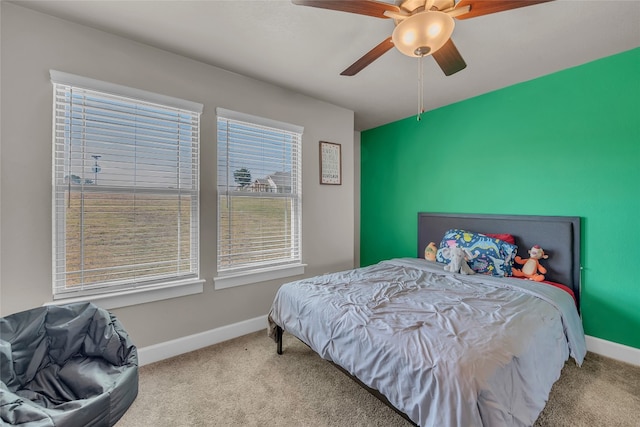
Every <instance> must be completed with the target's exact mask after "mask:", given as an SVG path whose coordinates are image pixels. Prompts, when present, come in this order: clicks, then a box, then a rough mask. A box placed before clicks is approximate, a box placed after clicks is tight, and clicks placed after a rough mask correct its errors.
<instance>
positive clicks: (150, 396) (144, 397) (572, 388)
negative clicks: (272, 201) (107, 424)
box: [117, 332, 640, 427]
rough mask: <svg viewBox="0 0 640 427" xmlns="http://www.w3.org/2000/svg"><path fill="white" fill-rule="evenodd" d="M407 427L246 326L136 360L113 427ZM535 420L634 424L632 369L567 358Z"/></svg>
mask: <svg viewBox="0 0 640 427" xmlns="http://www.w3.org/2000/svg"><path fill="white" fill-rule="evenodd" d="M409 425H411V424H409V423H408V422H407V421H405V420H404V419H403V418H402V417H401V416H400V415H398V414H396V413H395V412H394V411H393V410H391V409H390V408H389V407H387V406H385V405H384V404H383V403H381V402H380V401H379V400H378V399H376V398H375V397H373V396H372V395H371V394H369V393H368V392H367V391H365V390H364V389H362V388H361V387H360V386H359V385H357V384H356V383H355V382H354V381H352V380H351V379H350V378H348V377H347V376H346V375H345V374H343V373H342V372H340V371H339V370H338V369H336V368H335V367H334V366H333V365H331V364H329V363H328V362H326V361H324V360H322V359H321V358H320V357H319V356H317V355H316V354H315V353H314V352H312V351H311V350H310V349H309V348H308V347H306V346H305V345H304V344H302V343H301V342H300V341H298V340H297V339H295V338H294V337H292V336H291V335H289V334H286V333H285V334H284V354H283V355H281V356H278V355H277V354H276V348H275V343H274V342H273V341H272V340H271V339H270V338H268V337H267V336H266V332H256V333H253V334H249V335H246V336H243V337H240V338H236V339H234V340H230V341H227V342H224V343H221V344H217V345H214V346H211V347H207V348H204V349H201V350H198V351H194V352H191V353H187V354H184V355H181V356H177V357H174V358H171V359H168V360H164V361H161V362H158V363H154V364H151V365H147V366H143V367H142V368H141V369H140V391H139V395H138V398H137V399H136V401H135V402H134V404H133V406H132V407H131V408H130V409H129V411H128V412H127V413H126V414H125V415H124V417H123V418H122V419H121V420H120V421H119V422H118V424H117V427H141V426H142V427H145V426H153V427H163V426H167V427H169V426H170V427H180V426H312V427H315V426H317V427H325V426H327V427H329V426H384V427H394V426H409ZM535 426H536V427H543V426H548V427H556V426H557V427H563V426H567V427H581V426H585V427H587V426H589V427H591V426H597V427H600V426H606V427H613V426H620V427H627V426H628V427H639V426H640V367H636V366H632V365H629V364H625V363H622V362H618V361H615V360H611V359H608V358H605V357H602V356H598V355H596V354H593V353H588V355H587V358H586V360H585V362H584V364H583V366H582V367H581V368H578V367H577V366H576V365H575V363H574V362H573V361H572V360H570V361H569V362H567V364H566V365H565V367H564V369H563V372H562V376H561V378H560V380H558V382H556V384H555V385H554V387H553V389H552V391H551V395H550V398H549V402H548V403H547V406H546V407H545V409H544V411H543V412H542V414H541V415H540V418H539V419H538V421H537V422H536V424H535ZM438 427H441V426H438ZM442 427H446V426H442Z"/></svg>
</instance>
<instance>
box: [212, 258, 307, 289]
mask: <svg viewBox="0 0 640 427" xmlns="http://www.w3.org/2000/svg"><path fill="white" fill-rule="evenodd" d="M306 266H307V264H295V265H286V266H281V267H272V268H262V269H260V270H253V271H249V272H242V273H236V274H228V275H221V276H218V277H214V278H213V285H214V289H225V288H233V287H235V286H242V285H250V284H253V283H258V282H264V281H267V280H275V279H282V278H284V277H291V276H299V275H301V274H304V268H305V267H306Z"/></svg>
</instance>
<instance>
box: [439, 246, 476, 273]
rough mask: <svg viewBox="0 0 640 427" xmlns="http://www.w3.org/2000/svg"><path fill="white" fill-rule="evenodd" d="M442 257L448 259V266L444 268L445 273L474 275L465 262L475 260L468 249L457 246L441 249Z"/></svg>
mask: <svg viewBox="0 0 640 427" xmlns="http://www.w3.org/2000/svg"><path fill="white" fill-rule="evenodd" d="M441 251H442V256H443V257H445V258H446V259H448V260H449V261H450V262H449V264H447V265H445V266H444V269H445V270H446V271H451V272H452V273H458V272H460V274H476V272H475V271H473V270H472V269H471V267H469V264H467V261H469V260H471V259H473V258H475V257H474V256H473V255H472V254H471V252H469V250H468V249H465V248H461V247H458V246H453V247H448V248H443V249H441Z"/></svg>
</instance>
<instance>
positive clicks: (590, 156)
mask: <svg viewBox="0 0 640 427" xmlns="http://www.w3.org/2000/svg"><path fill="white" fill-rule="evenodd" d="M462 73H464V71H462ZM638 76H640V48H636V49H633V50H630V51H627V52H624V53H620V54H617V55H614V56H611V57H607V58H603V59H600V60H597V61H594V62H590V63H587V64H585V65H581V66H578V67H575V68H571V69H567V70H563V71H560V72H557V73H554V74H551V75H548V76H544V77H540V78H537V79H535V80H531V81H528V82H524V83H520V84H517V85H514V86H510V87H507V88H505V89H501V90H498V91H495V92H491V93H487V94H484V95H481V96H478V97H475V98H472V99H468V100H465V101H462V102H459V103H456V104H452V105H448V106H445V107H442V108H438V109H436V110H433V111H429V112H427V113H425V114H423V116H422V120H421V121H420V122H418V121H416V118H415V117H409V118H406V119H403V120H400V121H397V122H394V123H390V124H387V125H384V126H380V127H378V128H374V129H370V130H367V131H364V132H362V134H361V173H362V176H361V241H360V247H361V253H360V257H361V265H363V266H365V265H370V264H373V263H376V262H378V261H380V260H383V259H388V258H393V257H402V256H410V257H414V256H416V251H417V213H418V212H421V211H425V212H456V213H493V214H523V215H565V216H580V217H582V264H583V267H584V271H583V281H582V307H581V308H582V316H583V324H584V329H585V333H586V334H587V335H590V336H594V337H598V338H601V339H605V340H608V341H613V342H617V343H620V344H624V345H628V346H631V347H635V348H640V332H639V331H640V274H639V273H638V272H637V271H636V266H637V265H638V263H640V78H639V77H638ZM427 93H428V90H427Z"/></svg>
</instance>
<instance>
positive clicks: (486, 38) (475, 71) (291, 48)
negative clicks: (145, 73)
mask: <svg viewBox="0 0 640 427" xmlns="http://www.w3.org/2000/svg"><path fill="white" fill-rule="evenodd" d="M345 1H348V0H345ZM388 2H392V1H391V0H388ZM13 3H15V4H19V5H22V6H25V7H28V8H31V9H35V10H38V11H41V12H44V13H48V14H51V15H55V16H58V17H61V18H64V19H67V20H70V21H75V22H78V23H81V24H84V25H88V26H91V27H94V28H98V29H101V30H104V31H108V32H111V33H114V34H118V35H121V36H124V37H127V38H130V39H133V40H136V41H139V42H142V43H146V44H149V45H152V46H155V47H158V48H161V49H164V50H168V51H171V52H175V53H178V54H180V55H183V56H186V57H190V58H193V59H196V60H199V61H202V62H205V63H207V64H211V65H214V66H217V67H220V68H224V69H226V70H229V71H233V72H236V73H239V74H243V75H246V76H249V77H253V78H256V79H260V80H263V81H266V82H269V83H273V84H276V85H278V86H282V87H285V88H289V89H292V90H294V91H296V92H300V93H303V94H306V95H309V96H312V97H314V98H317V99H321V100H325V101H327V102H330V103H332V104H336V105H339V106H342V107H345V108H348V109H350V110H353V111H354V112H355V127H356V130H365V129H369V128H372V127H376V126H379V125H382V124H385V123H389V122H392V121H395V120H398V119H402V118H405V117H408V116H411V115H414V114H416V111H417V105H418V94H417V90H418V83H417V81H418V80H417V79H418V77H417V76H418V60H417V59H415V58H409V57H407V56H404V55H402V54H401V53H399V52H398V51H396V50H395V49H392V50H390V51H389V52H387V53H386V54H385V55H383V56H382V57H381V58H379V59H378V60H376V61H375V62H373V63H372V64H371V65H369V66H368V67H367V68H365V69H364V70H363V71H361V72H360V73H359V74H357V75H356V76H353V77H344V76H340V75H339V74H340V72H341V71H343V70H344V69H345V68H347V67H348V66H349V65H351V64H352V63H353V62H355V61H356V60H357V59H358V58H360V57H361V56H362V55H364V54H365V53H366V52H368V51H369V50H370V49H372V48H373V47H374V46H376V45H377V44H378V43H379V42H381V41H382V40H384V39H385V38H386V37H388V36H389V35H391V32H392V31H393V26H394V24H393V20H390V19H378V18H373V17H368V16H362V15H356V14H351V13H345V12H336V11H331V10H324V9H317V8H310V7H303V6H296V5H293V4H292V3H291V2H290V1H288V0H263V1H247V0H235V1H68V0H65V1H55V0H49V1H14V2H13ZM452 38H453V40H454V42H455V43H456V46H457V47H458V50H459V51H460V53H461V54H462V56H463V57H464V59H465V61H466V63H467V68H466V69H464V70H462V71H461V72H459V73H457V74H454V75H453V76H450V77H445V76H444V74H443V73H442V71H441V70H440V69H439V68H438V66H437V65H436V63H435V61H433V58H426V60H425V64H424V73H425V74H424V75H425V83H424V94H425V101H424V102H425V108H426V109H427V110H430V109H433V108H437V107H440V106H443V105H447V104H451V103H454V102H457V101H460V100H463V99H467V98H470V97H473V96H476V95H479V94H482V93H486V92H489V91H493V90H496V89H499V88H502V87H505V86H509V85H512V84H515V83H518V82H522V81H526V80H530V79H533V78H536V77H538V76H542V75H545V74H549V73H553V72H555V71H558V70H562V69H565V68H569V67H573V66H576V65H580V64H583V63H586V62H589V61H592V60H594V59H597V58H601V57H605V56H609V55H613V54H616V53H619V52H623V51H626V50H629V49H632V48H635V47H638V46H640V1H637V0H625V1H620V0H599V1H595V0H556V1H553V2H550V3H543V4H538V5H535V6H529V7H524V8H520V9H515V10H511V11H507V12H501V13H497V14H493V15H486V16H481V17H477V18H473V19H468V20H459V21H457V22H456V28H455V30H454V33H453V37H452ZM603 78H607V77H606V76H603Z"/></svg>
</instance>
